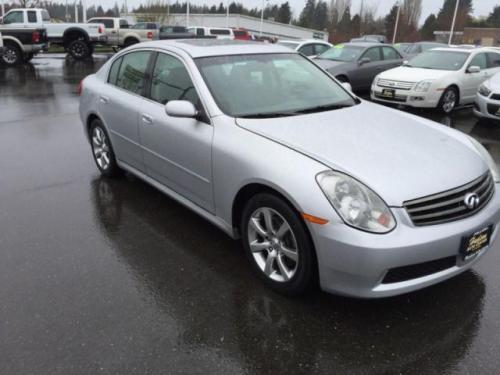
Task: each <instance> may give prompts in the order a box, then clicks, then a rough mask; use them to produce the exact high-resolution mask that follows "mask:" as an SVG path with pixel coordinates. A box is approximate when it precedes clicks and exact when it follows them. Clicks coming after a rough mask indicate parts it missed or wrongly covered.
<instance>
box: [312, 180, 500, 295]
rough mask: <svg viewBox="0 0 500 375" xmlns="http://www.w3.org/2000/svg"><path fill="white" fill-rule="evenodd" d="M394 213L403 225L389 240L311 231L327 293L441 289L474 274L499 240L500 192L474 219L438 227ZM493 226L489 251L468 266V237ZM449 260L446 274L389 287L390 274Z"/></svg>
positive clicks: (345, 229) (329, 229)
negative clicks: (465, 243) (465, 247)
mask: <svg viewBox="0 0 500 375" xmlns="http://www.w3.org/2000/svg"><path fill="white" fill-rule="evenodd" d="M498 187H499V184H496V186H495V188H498ZM392 210H393V213H394V215H395V217H396V220H397V223H398V224H397V227H396V228H395V229H394V230H393V231H392V232H390V233H387V234H372V233H366V232H363V231H360V230H357V229H354V228H351V227H349V226H347V225H345V224H343V223H329V224H327V225H314V226H311V230H312V231H313V238H314V242H315V246H316V249H317V256H318V264H319V275H320V285H321V288H322V289H323V290H325V291H328V292H331V293H335V294H343V295H349V296H354V297H361V298H377V297H388V296H394V295H398V294H403V293H407V292H411V291H414V290H417V289H421V288H424V287H427V286H429V285H433V284H436V283H438V282H441V281H443V280H446V279H448V278H450V277H452V276H455V275H457V274H459V273H461V272H463V271H465V270H467V269H469V268H470V267H471V266H472V265H474V263H476V262H477V260H478V259H480V258H481V257H482V256H483V255H484V254H485V253H486V252H487V251H488V250H489V249H490V248H491V247H492V246H493V244H494V242H495V240H496V237H497V234H498V222H499V221H500V195H499V194H497V193H496V192H495V194H494V196H493V197H492V198H491V201H490V202H489V203H488V204H487V205H486V206H485V207H484V208H483V209H482V210H481V211H479V212H478V213H477V214H475V215H474V216H471V217H468V218H466V219H462V220H457V221H454V222H450V223H445V224H439V225H429V226H422V227H416V226H414V225H413V223H412V222H411V220H410V218H409V216H408V215H407V213H406V211H405V210H404V208H393V209H392ZM490 225H492V226H493V231H492V234H491V240H490V244H489V246H488V247H486V248H485V249H483V250H481V252H480V253H478V254H477V255H476V256H475V257H474V258H473V259H469V260H467V261H463V260H462V257H461V256H460V255H459V249H460V246H461V243H462V239H463V237H465V236H469V235H471V234H472V233H474V232H476V231H477V230H479V229H482V228H485V227H487V226H490ZM452 257H455V259H452ZM444 258H447V259H452V262H453V264H451V266H449V267H448V268H446V269H443V270H439V271H437V272H434V273H429V274H426V275H424V276H419V277H417V278H413V279H408V280H405V281H398V282H387V281H384V278H385V277H386V275H387V274H388V272H389V270H391V269H398V268H400V267H405V266H411V265H419V264H422V263H427V262H431V261H437V260H440V259H444Z"/></svg>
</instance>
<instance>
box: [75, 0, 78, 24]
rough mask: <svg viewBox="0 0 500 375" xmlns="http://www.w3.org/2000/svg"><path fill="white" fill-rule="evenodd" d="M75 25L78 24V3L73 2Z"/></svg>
mask: <svg viewBox="0 0 500 375" xmlns="http://www.w3.org/2000/svg"><path fill="white" fill-rule="evenodd" d="M75 23H78V3H77V2H76V0H75Z"/></svg>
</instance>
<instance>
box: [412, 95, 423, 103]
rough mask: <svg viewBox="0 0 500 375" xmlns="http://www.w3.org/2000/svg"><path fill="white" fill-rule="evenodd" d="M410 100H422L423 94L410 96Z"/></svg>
mask: <svg viewBox="0 0 500 375" xmlns="http://www.w3.org/2000/svg"><path fill="white" fill-rule="evenodd" d="M410 100H411V101H413V102H423V101H424V100H425V98H424V97H423V96H410Z"/></svg>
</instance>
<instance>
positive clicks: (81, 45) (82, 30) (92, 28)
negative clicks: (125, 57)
mask: <svg viewBox="0 0 500 375" xmlns="http://www.w3.org/2000/svg"><path fill="white" fill-rule="evenodd" d="M2 23H3V24H4V25H9V27H14V28H31V27H35V28H39V29H46V32H47V38H48V41H49V42H50V43H51V44H55V45H61V46H63V47H64V49H65V50H66V51H67V52H68V53H69V54H70V55H71V56H73V58H75V59H84V58H86V57H88V56H90V55H92V53H93V52H94V46H95V45H96V44H100V43H106V39H107V38H106V35H105V34H104V25H102V24H86V23H51V22H50V15H49V12H47V11H46V10H45V9H36V8H28V9H24V8H23V9H11V10H9V11H8V12H7V13H5V16H4V17H3V19H2Z"/></svg>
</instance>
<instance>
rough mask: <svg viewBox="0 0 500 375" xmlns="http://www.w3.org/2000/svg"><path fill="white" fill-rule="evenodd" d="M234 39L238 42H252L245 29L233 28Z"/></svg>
mask: <svg viewBox="0 0 500 375" xmlns="http://www.w3.org/2000/svg"><path fill="white" fill-rule="evenodd" d="M233 34H234V39H238V40H252V36H251V35H250V33H249V32H248V30H247V29H244V28H242V27H239V28H233Z"/></svg>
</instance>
